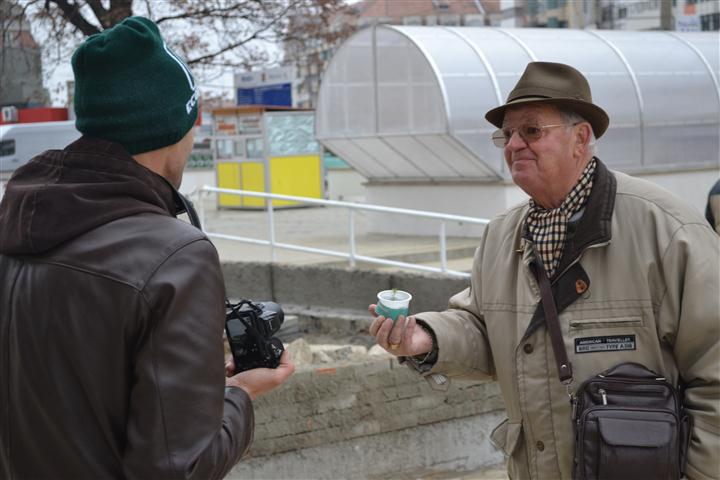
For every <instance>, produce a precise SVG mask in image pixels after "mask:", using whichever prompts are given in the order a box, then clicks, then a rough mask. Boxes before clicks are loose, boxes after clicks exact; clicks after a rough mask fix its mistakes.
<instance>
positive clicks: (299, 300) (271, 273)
mask: <svg viewBox="0 0 720 480" xmlns="http://www.w3.org/2000/svg"><path fill="white" fill-rule="evenodd" d="M223 274H224V276H225V285H226V289H227V295H228V296H229V297H230V298H250V299H254V300H274V301H276V302H279V303H280V304H283V305H290V306H293V307H308V306H310V307H313V308H320V309H323V308H325V309H337V310H351V311H356V312H360V313H363V314H366V315H367V316H368V318H369V314H367V313H366V312H367V306H368V305H369V304H371V303H375V302H376V300H377V293H378V292H380V291H382V290H388V289H391V288H398V289H400V290H405V291H407V292H410V293H411V294H412V295H413V299H412V303H411V304H410V310H411V311H412V312H422V311H427V310H444V309H445V308H447V304H448V299H449V298H450V297H451V296H452V295H454V294H455V293H457V292H460V291H462V290H463V289H465V288H467V286H468V285H469V282H470V280H469V279H463V278H457V277H452V276H449V275H442V274H425V273H410V272H398V273H387V272H381V271H377V270H358V269H350V268H343V267H333V268H330V267H322V266H295V265H281V264H270V263H259V262H258V263H236V262H225V263H223Z"/></svg>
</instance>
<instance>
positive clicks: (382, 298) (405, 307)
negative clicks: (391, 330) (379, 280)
mask: <svg viewBox="0 0 720 480" xmlns="http://www.w3.org/2000/svg"><path fill="white" fill-rule="evenodd" d="M377 297H378V302H377V305H375V313H377V314H378V315H382V316H383V317H385V318H392V320H393V322H395V321H396V320H397V319H398V317H399V316H400V315H402V316H403V317H407V315H408V311H409V307H410V300H411V299H412V295H410V294H409V293H408V292H403V291H402V290H398V289H397V288H393V289H392V290H383V291H382V292H380V293H378V294H377Z"/></svg>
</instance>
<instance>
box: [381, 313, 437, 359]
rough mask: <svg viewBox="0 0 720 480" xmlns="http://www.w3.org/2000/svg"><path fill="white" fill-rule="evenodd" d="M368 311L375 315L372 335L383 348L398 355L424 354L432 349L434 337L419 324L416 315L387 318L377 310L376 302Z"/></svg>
mask: <svg viewBox="0 0 720 480" xmlns="http://www.w3.org/2000/svg"><path fill="white" fill-rule="evenodd" d="M368 311H369V312H370V313H371V314H372V315H373V316H374V317H375V320H373V323H372V325H370V335H372V336H373V337H375V341H376V342H377V343H378V345H380V346H381V347H382V348H384V349H385V350H387V351H388V352H389V353H391V354H392V355H395V356H398V357H412V356H415V355H423V354H426V353H428V352H429V351H430V350H431V349H432V337H431V336H430V334H429V333H428V332H426V331H425V329H423V328H419V327H418V326H417V322H416V321H415V317H414V316H413V315H410V316H409V317H407V318H405V317H403V316H402V315H401V316H399V317H398V319H397V320H396V321H395V322H393V320H392V318H385V317H383V316H382V315H378V314H377V313H376V312H375V304H372V305H370V306H369V307H368Z"/></svg>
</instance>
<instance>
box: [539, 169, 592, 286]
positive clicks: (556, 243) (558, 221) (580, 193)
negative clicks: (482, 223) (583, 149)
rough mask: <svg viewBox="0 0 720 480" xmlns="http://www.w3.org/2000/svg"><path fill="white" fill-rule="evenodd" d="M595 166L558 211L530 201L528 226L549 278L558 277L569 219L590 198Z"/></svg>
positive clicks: (584, 172)
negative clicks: (557, 272) (556, 273)
mask: <svg viewBox="0 0 720 480" xmlns="http://www.w3.org/2000/svg"><path fill="white" fill-rule="evenodd" d="M595 165H596V162H595V158H593V159H592V160H590V163H588V165H587V167H585V170H583V173H582V175H580V180H578V182H577V183H576V184H575V186H574V187H573V189H572V190H571V191H570V193H568V195H567V197H565V200H563V203H562V205H560V206H559V207H557V208H553V209H551V210H546V209H544V208H543V207H541V206H540V205H538V204H537V203H535V202H534V201H533V200H532V199H530V213H529V214H528V217H527V220H526V222H527V223H526V225H527V229H528V233H529V234H530V239H531V240H532V241H533V243H534V244H535V249H536V251H537V253H538V255H540V260H541V261H542V263H543V266H544V267H545V271H546V272H547V275H548V277H549V278H552V277H553V275H555V270H556V269H557V267H558V264H559V263H560V258H561V257H562V253H563V248H564V247H565V237H566V235H567V225H568V222H569V221H570V217H572V216H573V215H574V214H575V213H577V212H579V211H580V209H582V208H583V207H584V206H585V203H587V199H588V197H589V196H590V192H591V191H592V185H593V175H594V173H595Z"/></svg>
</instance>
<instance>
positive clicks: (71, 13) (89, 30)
mask: <svg viewBox="0 0 720 480" xmlns="http://www.w3.org/2000/svg"><path fill="white" fill-rule="evenodd" d="M51 3H54V4H55V5H57V7H58V8H59V9H60V10H62V12H63V17H64V18H66V19H67V21H69V22H70V23H72V24H73V25H75V27H77V28H78V29H79V30H80V31H81V32H82V33H83V34H84V35H86V36H90V35H94V34H96V33H100V30H99V29H98V28H97V27H96V26H95V25H93V24H91V23H90V22H88V21H87V20H86V19H85V17H83V16H82V14H81V13H80V5H79V4H77V3H72V4H71V3H68V2H67V0H47V1H46V2H45V10H47V11H48V12H49V11H50V4H51Z"/></svg>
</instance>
